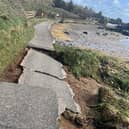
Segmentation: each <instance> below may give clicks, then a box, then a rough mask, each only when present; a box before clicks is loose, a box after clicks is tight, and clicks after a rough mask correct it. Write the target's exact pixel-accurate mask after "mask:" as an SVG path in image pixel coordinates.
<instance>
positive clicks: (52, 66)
mask: <svg viewBox="0 0 129 129" xmlns="http://www.w3.org/2000/svg"><path fill="white" fill-rule="evenodd" d="M21 66H23V67H24V68H26V69H29V70H31V71H38V72H41V73H45V74H48V75H51V76H53V77H57V78H59V79H64V78H65V77H66V74H65V72H64V70H63V68H62V67H63V66H62V64H61V63H59V62H58V61H56V60H55V59H53V58H51V57H50V56H48V55H46V54H43V53H42V52H39V51H36V50H33V49H30V50H29V52H28V54H27V56H26V57H25V58H24V60H23V62H22V63H21Z"/></svg>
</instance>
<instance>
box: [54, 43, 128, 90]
mask: <svg viewBox="0 0 129 129" xmlns="http://www.w3.org/2000/svg"><path fill="white" fill-rule="evenodd" d="M55 49H56V52H57V57H58V59H59V60H60V61H61V62H62V63H63V64H64V65H66V66H68V69H69V71H71V72H72V73H73V74H74V75H75V76H76V77H77V78H80V77H91V78H93V79H96V80H97V81H101V82H104V83H106V84H108V85H111V86H113V87H114V88H117V89H121V90H123V91H125V92H128V91H129V69H128V68H126V67H125V66H126V64H125V63H124V62H119V61H118V60H117V59H114V58H111V57H108V56H105V55H101V54H100V53H97V52H93V51H92V50H80V49H78V48H75V47H71V46H60V45H57V44H56V45H55Z"/></svg>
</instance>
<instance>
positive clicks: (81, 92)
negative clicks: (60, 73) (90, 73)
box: [61, 72, 102, 129]
mask: <svg viewBox="0 0 129 129" xmlns="http://www.w3.org/2000/svg"><path fill="white" fill-rule="evenodd" d="M67 73H68V72H67ZM66 81H67V82H68V83H69V84H70V86H71V88H72V89H73V91H74V93H75V101H76V102H77V103H78V104H79V105H80V107H81V111H82V114H85V115H86V118H87V123H86V125H85V126H84V127H82V128H80V129H94V125H93V116H92V115H91V114H92V111H91V108H90V106H91V105H95V104H96V102H97V93H98V89H99V88H100V87H101V86H102V85H100V84H98V83H97V82H96V81H95V80H93V79H90V78H80V80H77V79H76V78H75V77H74V76H73V75H72V74H71V73H68V75H67V79H66ZM61 127H62V129H78V127H77V126H75V125H73V124H72V123H70V122H69V121H67V120H65V119H64V118H63V117H62V120H61Z"/></svg>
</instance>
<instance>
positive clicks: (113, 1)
mask: <svg viewBox="0 0 129 129" xmlns="http://www.w3.org/2000/svg"><path fill="white" fill-rule="evenodd" d="M66 1H69V0H66ZM73 2H74V3H76V4H80V5H83V6H88V7H89V8H93V9H94V10H95V11H97V12H99V11H102V12H103V14H104V15H105V16H109V17H112V18H121V19H122V20H123V21H124V22H129V0H73Z"/></svg>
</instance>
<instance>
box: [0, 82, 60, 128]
mask: <svg viewBox="0 0 129 129" xmlns="http://www.w3.org/2000/svg"><path fill="white" fill-rule="evenodd" d="M37 84H38V83H37ZM37 84H36V85H35V86H36V87H30V86H28V85H26V84H24V85H18V84H11V83H0V129H58V126H57V121H56V120H57V117H58V104H57V97H56V94H55V92H54V91H52V90H50V89H46V88H43V87H42V88H40V87H38V86H37Z"/></svg>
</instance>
